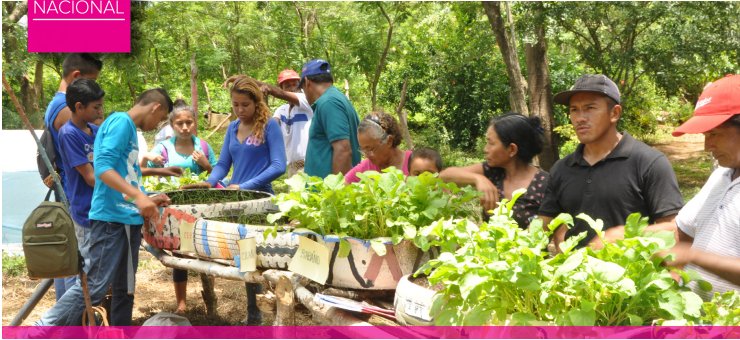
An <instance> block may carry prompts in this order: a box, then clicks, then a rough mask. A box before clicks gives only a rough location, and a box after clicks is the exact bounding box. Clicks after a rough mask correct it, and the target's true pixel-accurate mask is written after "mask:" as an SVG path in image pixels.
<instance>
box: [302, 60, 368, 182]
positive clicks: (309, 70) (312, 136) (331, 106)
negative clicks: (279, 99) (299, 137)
mask: <svg viewBox="0 0 740 340" xmlns="http://www.w3.org/2000/svg"><path fill="white" fill-rule="evenodd" d="M299 86H300V87H301V88H302V89H303V92H304V93H305V94H306V99H308V102H309V103H310V104H311V108H312V109H313V113H314V116H313V120H312V121H311V127H310V128H309V132H308V136H309V137H308V147H307V149H306V164H305V172H306V174H308V175H310V176H318V177H321V178H324V177H326V176H328V175H329V174H336V173H343V174H346V173H347V172H348V171H349V170H350V169H352V167H354V166H355V165H357V164H358V163H360V143H359V141H358V139H357V126H358V125H359V124H360V119H359V117H358V116H357V111H355V108H354V106H352V103H350V101H349V99H347V97H346V96H344V94H342V92H340V91H339V89H337V88H336V87H334V78H333V77H332V73H331V65H329V62H327V61H326V60H323V59H313V60H310V61H308V62H307V63H306V64H304V65H303V69H302V70H301V79H300V83H299Z"/></svg>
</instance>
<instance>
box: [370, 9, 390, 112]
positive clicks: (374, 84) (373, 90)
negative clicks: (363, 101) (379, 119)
mask: <svg viewBox="0 0 740 340" xmlns="http://www.w3.org/2000/svg"><path fill="white" fill-rule="evenodd" d="M376 4H377V5H378V8H379V9H380V13H382V14H383V17H385V20H386V21H388V34H387V36H386V39H385V47H383V53H382V54H381V55H380V60H379V61H378V66H377V67H376V68H375V75H374V76H373V79H372V81H371V82H370V94H371V103H372V109H373V110H376V109H377V106H376V105H375V104H376V103H377V99H378V82H380V74H381V73H383V68H384V67H385V59H386V58H387V57H388V50H389V49H390V48H391V40H392V39H393V21H392V20H391V17H389V16H388V13H386V11H385V9H384V8H383V4H382V3H380V2H377V3H376Z"/></svg>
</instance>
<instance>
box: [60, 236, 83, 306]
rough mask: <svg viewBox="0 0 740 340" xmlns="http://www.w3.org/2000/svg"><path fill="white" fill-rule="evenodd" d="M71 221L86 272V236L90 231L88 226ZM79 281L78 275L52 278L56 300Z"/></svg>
mask: <svg viewBox="0 0 740 340" xmlns="http://www.w3.org/2000/svg"><path fill="white" fill-rule="evenodd" d="M73 223H74V225H75V236H77V248H78V249H79V250H80V256H82V258H83V259H84V261H85V262H84V263H85V265H84V270H85V272H87V270H88V269H89V268H90V259H89V258H88V250H89V249H90V238H89V237H88V234H89V233H90V228H85V227H83V226H81V225H79V224H77V222H73ZM79 281H80V277H79V276H77V275H75V276H68V277H64V278H59V279H54V293H55V295H56V299H57V301H59V299H61V298H62V296H64V293H65V292H67V290H69V289H71V288H72V286H74V284H75V282H78V283H79Z"/></svg>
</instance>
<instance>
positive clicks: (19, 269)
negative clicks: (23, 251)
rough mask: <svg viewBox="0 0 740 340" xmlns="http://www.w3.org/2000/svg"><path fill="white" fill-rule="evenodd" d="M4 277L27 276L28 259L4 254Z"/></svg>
mask: <svg viewBox="0 0 740 340" xmlns="http://www.w3.org/2000/svg"><path fill="white" fill-rule="evenodd" d="M2 256H3V257H2V259H3V276H21V275H25V274H26V259H25V258H24V257H23V256H20V255H10V254H8V253H6V252H3V255H2Z"/></svg>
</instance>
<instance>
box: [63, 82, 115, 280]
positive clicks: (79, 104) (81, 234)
mask: <svg viewBox="0 0 740 340" xmlns="http://www.w3.org/2000/svg"><path fill="white" fill-rule="evenodd" d="M103 96H105V91H103V89H101V88H100V86H99V85H98V83H96V82H95V81H94V80H90V79H77V80H75V81H74V82H72V84H70V85H69V87H68V88H67V96H66V99H67V106H68V107H69V109H70V110H71V111H72V118H70V120H69V121H67V123H66V124H64V125H63V126H62V128H61V129H59V151H60V152H59V154H60V155H59V156H60V158H61V159H62V167H63V169H64V172H65V173H66V174H67V176H65V178H64V181H65V183H64V187H65V188H66V193H67V198H68V200H69V210H70V214H71V215H72V221H74V224H75V234H76V235H77V242H78V244H79V248H80V254H82V257H83V258H84V259H87V258H88V255H87V248H88V242H87V241H88V239H87V234H88V232H89V230H90V220H89V219H88V213H89V212H90V202H91V201H92V193H93V187H95V174H94V173H93V145H94V143H95V135H96V134H97V132H98V127H97V126H96V125H95V124H92V122H94V121H95V120H97V119H98V118H100V117H102V115H103ZM88 265H89V263H88V262H87V261H86V263H85V267H86V268H87V266H88Z"/></svg>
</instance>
